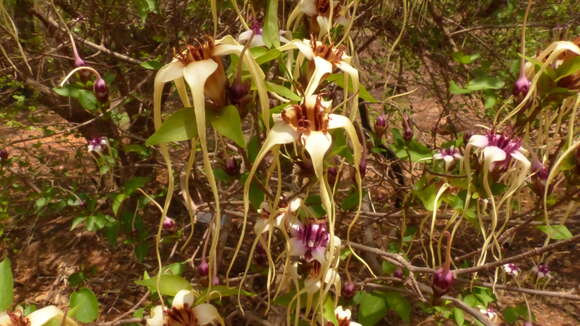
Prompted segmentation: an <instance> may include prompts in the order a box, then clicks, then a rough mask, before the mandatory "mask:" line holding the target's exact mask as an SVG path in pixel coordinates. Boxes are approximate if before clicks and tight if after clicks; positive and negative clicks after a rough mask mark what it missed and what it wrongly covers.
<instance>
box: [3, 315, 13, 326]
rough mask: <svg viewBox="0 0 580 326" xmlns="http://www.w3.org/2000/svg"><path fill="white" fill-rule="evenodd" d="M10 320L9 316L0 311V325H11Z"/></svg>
mask: <svg viewBox="0 0 580 326" xmlns="http://www.w3.org/2000/svg"><path fill="white" fill-rule="evenodd" d="M11 325H12V321H11V320H10V316H8V314H7V313H5V312H0V326H11Z"/></svg>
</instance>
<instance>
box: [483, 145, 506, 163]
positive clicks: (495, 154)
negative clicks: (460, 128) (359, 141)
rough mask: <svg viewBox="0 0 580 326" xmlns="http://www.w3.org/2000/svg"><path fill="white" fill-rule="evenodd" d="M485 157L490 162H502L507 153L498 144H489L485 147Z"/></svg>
mask: <svg viewBox="0 0 580 326" xmlns="http://www.w3.org/2000/svg"><path fill="white" fill-rule="evenodd" d="M483 158H484V159H485V161H486V162H488V163H493V162H501V161H503V160H505V159H506V153H505V152H504V150H503V149H501V148H499V147H497V146H487V147H485V148H484V149H483Z"/></svg>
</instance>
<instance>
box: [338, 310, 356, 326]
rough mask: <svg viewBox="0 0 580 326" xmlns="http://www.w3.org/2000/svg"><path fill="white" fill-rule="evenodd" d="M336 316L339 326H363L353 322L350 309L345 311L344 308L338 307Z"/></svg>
mask: <svg viewBox="0 0 580 326" xmlns="http://www.w3.org/2000/svg"><path fill="white" fill-rule="evenodd" d="M334 314H335V315H336V319H337V320H338V326H362V325H361V324H359V323H357V322H355V321H352V320H351V319H350V318H351V314H352V313H351V312H350V309H343V308H342V306H338V307H336V309H334Z"/></svg>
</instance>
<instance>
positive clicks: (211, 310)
mask: <svg viewBox="0 0 580 326" xmlns="http://www.w3.org/2000/svg"><path fill="white" fill-rule="evenodd" d="M193 313H194V314H195V317H197V322H198V323H199V325H207V324H211V323H213V322H214V321H216V320H217V321H219V322H220V324H222V325H223V323H224V321H223V320H222V317H221V316H220V314H219V312H218V311H217V309H216V308H215V307H214V306H213V305H211V304H209V303H202V304H200V305H198V306H196V307H195V308H193Z"/></svg>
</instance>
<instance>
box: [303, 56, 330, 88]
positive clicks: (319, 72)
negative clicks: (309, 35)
mask: <svg viewBox="0 0 580 326" xmlns="http://www.w3.org/2000/svg"><path fill="white" fill-rule="evenodd" d="M314 67H315V68H314V73H313V74H312V77H311V78H310V81H309V82H308V86H307V87H306V90H305V91H304V96H309V95H312V94H314V92H315V91H316V89H317V88H318V86H319V85H320V81H321V80H322V78H323V77H324V76H325V75H326V74H329V73H331V72H332V63H330V62H328V61H326V59H323V58H321V57H317V56H315V57H314Z"/></svg>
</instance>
